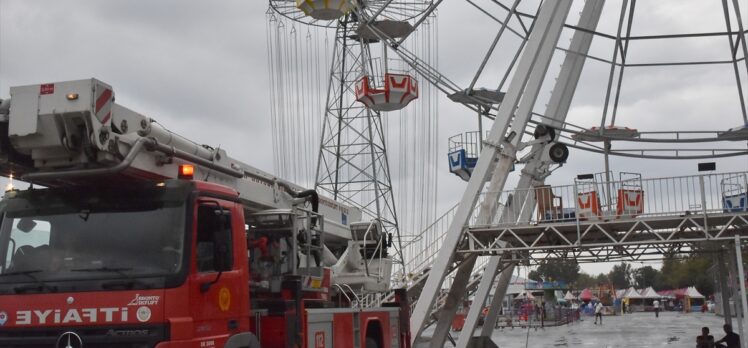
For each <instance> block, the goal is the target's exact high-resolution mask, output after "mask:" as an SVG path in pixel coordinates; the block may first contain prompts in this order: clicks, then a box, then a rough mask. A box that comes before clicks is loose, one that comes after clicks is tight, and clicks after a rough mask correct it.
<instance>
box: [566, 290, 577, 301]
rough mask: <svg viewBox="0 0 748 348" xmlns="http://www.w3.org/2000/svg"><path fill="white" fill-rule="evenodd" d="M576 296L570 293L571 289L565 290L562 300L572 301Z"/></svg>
mask: <svg viewBox="0 0 748 348" xmlns="http://www.w3.org/2000/svg"><path fill="white" fill-rule="evenodd" d="M576 299H577V298H576V297H575V296H574V295H573V294H572V293H571V291H567V292H566V295H564V300H566V301H574V300H576Z"/></svg>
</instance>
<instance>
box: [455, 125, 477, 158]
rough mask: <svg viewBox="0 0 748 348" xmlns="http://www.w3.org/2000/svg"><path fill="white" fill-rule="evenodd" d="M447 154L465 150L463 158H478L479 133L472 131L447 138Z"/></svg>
mask: <svg viewBox="0 0 748 348" xmlns="http://www.w3.org/2000/svg"><path fill="white" fill-rule="evenodd" d="M447 149H448V153H453V152H455V151H459V150H465V156H466V157H471V158H478V156H479V155H480V150H481V146H480V132H479V131H472V132H465V133H460V134H457V135H453V136H451V137H449V139H448V140H447Z"/></svg>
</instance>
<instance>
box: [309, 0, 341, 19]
mask: <svg viewBox="0 0 748 348" xmlns="http://www.w3.org/2000/svg"><path fill="white" fill-rule="evenodd" d="M296 8H298V9H299V10H301V11H302V12H304V14H306V15H307V16H309V17H312V18H314V19H319V20H323V21H331V20H334V19H338V18H340V17H343V16H345V15H346V14H348V12H350V10H351V0H296Z"/></svg>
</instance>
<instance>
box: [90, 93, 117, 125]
mask: <svg viewBox="0 0 748 348" xmlns="http://www.w3.org/2000/svg"><path fill="white" fill-rule="evenodd" d="M94 96H95V97H96V99H95V104H94V108H95V109H94V110H95V111H94V112H95V113H96V118H98V119H99V121H101V124H103V125H107V124H109V121H110V120H111V119H112V104H113V103H114V92H112V89H111V88H109V87H108V86H104V85H101V84H97V85H96V89H95V92H94Z"/></svg>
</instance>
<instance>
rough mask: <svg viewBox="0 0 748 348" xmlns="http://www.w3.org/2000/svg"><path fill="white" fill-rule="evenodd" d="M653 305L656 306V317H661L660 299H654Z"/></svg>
mask: <svg viewBox="0 0 748 348" xmlns="http://www.w3.org/2000/svg"><path fill="white" fill-rule="evenodd" d="M652 306H653V307H654V310H655V318H659V317H660V301H658V300H654V302H652Z"/></svg>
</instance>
